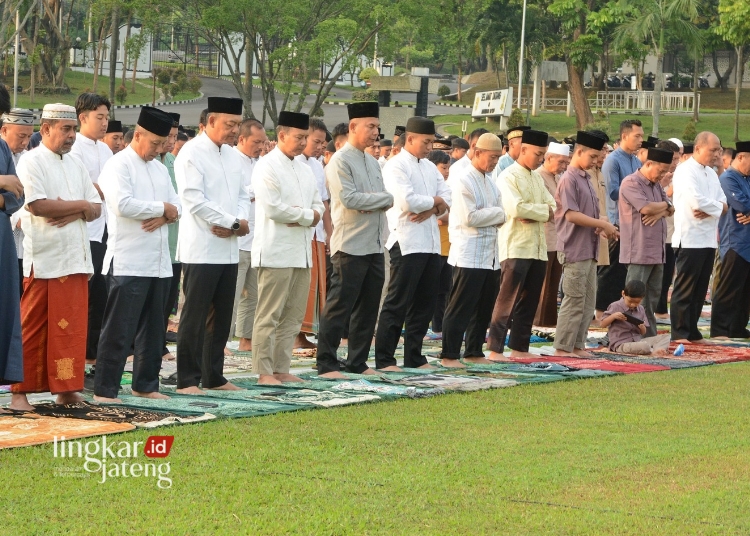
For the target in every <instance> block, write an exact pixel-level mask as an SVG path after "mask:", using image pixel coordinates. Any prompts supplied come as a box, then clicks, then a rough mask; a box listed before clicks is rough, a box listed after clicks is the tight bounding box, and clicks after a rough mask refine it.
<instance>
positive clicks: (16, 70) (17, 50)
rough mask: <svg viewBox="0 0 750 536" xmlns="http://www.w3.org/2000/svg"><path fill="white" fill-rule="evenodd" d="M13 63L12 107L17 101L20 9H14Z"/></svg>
mask: <svg viewBox="0 0 750 536" xmlns="http://www.w3.org/2000/svg"><path fill="white" fill-rule="evenodd" d="M15 48H16V49H15V53H16V57H15V60H14V61H15V63H14V66H13V67H14V68H13V107H14V108H15V107H16V104H17V103H18V67H19V66H18V54H19V53H20V51H21V13H20V10H18V9H17V10H16V47H15Z"/></svg>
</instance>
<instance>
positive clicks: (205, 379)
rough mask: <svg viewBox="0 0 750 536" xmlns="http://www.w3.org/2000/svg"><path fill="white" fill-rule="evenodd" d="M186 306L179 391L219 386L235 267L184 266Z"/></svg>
mask: <svg viewBox="0 0 750 536" xmlns="http://www.w3.org/2000/svg"><path fill="white" fill-rule="evenodd" d="M182 273H183V278H182V289H183V291H184V293H185V304H184V305H183V307H182V315H181V316H180V329H179V331H178V332H177V388H178V389H183V388H185V387H196V386H198V384H202V385H203V387H205V388H212V387H220V386H222V385H224V384H225V383H227V379H226V378H225V377H224V347H225V346H226V343H227V340H228V339H229V331H230V330H231V328H232V308H233V307H234V291H235V286H236V285H237V265H236V264H186V263H182Z"/></svg>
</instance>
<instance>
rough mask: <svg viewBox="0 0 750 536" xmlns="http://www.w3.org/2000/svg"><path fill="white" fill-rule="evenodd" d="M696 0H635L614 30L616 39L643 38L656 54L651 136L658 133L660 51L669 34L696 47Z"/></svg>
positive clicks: (699, 40) (698, 39) (661, 76)
mask: <svg viewBox="0 0 750 536" xmlns="http://www.w3.org/2000/svg"><path fill="white" fill-rule="evenodd" d="M698 2H699V0H639V1H637V2H636V3H634V4H632V5H631V6H630V13H629V14H628V16H627V17H626V20H625V22H623V23H622V24H620V26H619V27H618V29H617V31H616V36H617V41H618V42H622V41H623V40H625V39H634V40H639V41H643V42H647V43H648V44H649V46H650V47H651V50H652V51H653V52H654V54H655V55H656V80H655V81H654V93H653V97H654V104H653V108H652V111H651V115H652V118H653V127H652V132H651V135H652V136H658V135H659V114H660V112H661V92H662V84H663V82H664V51H665V48H666V45H667V39H668V38H669V34H671V36H673V37H674V38H679V39H680V40H681V41H682V42H683V43H685V44H686V45H688V46H691V47H694V48H699V47H700V45H702V36H701V35H700V32H699V31H698V27H697V26H696V25H695V23H694V22H693V21H694V20H696V19H697V17H698Z"/></svg>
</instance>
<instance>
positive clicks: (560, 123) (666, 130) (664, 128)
mask: <svg viewBox="0 0 750 536" xmlns="http://www.w3.org/2000/svg"><path fill="white" fill-rule="evenodd" d="M629 118H637V119H640V120H641V121H642V122H643V129H644V131H645V132H646V134H647V135H648V134H651V127H652V120H651V116H648V115H637V116H636V115H611V116H610V118H609V122H610V135H611V137H612V138H613V139H614V138H616V137H617V136H618V132H619V124H620V122H621V121H623V120H624V119H629ZM433 119H434V120H435V124H436V125H438V126H439V125H443V131H444V132H447V133H448V134H457V135H460V134H461V121H468V122H469V132H471V131H472V130H473V129H475V128H480V127H483V128H487V129H488V130H490V131H491V132H494V131H496V130H498V129H497V123H495V124H492V123H490V124H489V125H490V126H487V123H485V122H484V121H477V122H475V123H472V122H471V115H470V114H460V115H438V116H435V117H434V118H433ZM690 119H691V117H689V116H677V115H666V116H662V117H661V119H660V122H659V137H660V138H661V139H667V138H680V139H681V138H682V135H683V132H684V131H685V126H686V125H687V123H688V122H689V121H690ZM529 123H530V124H531V127H532V128H535V129H538V130H543V131H545V132H549V133H550V134H551V135H552V136H555V137H556V138H558V139H562V138H564V137H565V136H571V135H575V132H576V119H575V117H567V116H566V115H565V114H564V113H543V114H541V115H540V116H539V117H530V118H529ZM695 129H696V131H697V132H700V131H701V130H710V131H711V132H714V133H716V135H718V136H719V138H721V140H722V141H723V142H724V143H729V144H731V145H732V146H733V143H732V140H733V139H734V116H732V115H723V114H722V115H718V114H714V115H711V114H702V115H701V120H700V121H699V122H698V123H696V125H695ZM740 139H741V140H747V139H750V118H748V119H747V120H744V119H740Z"/></svg>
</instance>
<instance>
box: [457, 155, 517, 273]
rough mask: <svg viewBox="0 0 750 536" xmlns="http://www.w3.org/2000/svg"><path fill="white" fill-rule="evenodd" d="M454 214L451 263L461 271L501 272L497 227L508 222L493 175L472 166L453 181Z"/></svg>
mask: <svg viewBox="0 0 750 536" xmlns="http://www.w3.org/2000/svg"><path fill="white" fill-rule="evenodd" d="M450 187H451V199H452V200H453V204H452V205H451V212H450V216H449V224H448V232H449V236H450V242H451V247H450V253H449V254H448V264H450V265H452V266H456V267H459V268H479V269H485V270H499V269H500V261H499V260H498V256H497V228H498V226H499V225H501V224H502V223H504V222H505V211H504V210H503V200H502V197H501V196H500V190H499V189H498V188H497V185H496V184H495V183H494V182H493V180H492V177H491V175H490V174H484V173H481V172H480V171H478V170H477V169H476V168H475V167H474V166H470V167H469V168H468V169H466V170H465V171H464V173H463V174H461V175H460V176H457V177H454V179H453V180H452V181H450Z"/></svg>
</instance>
